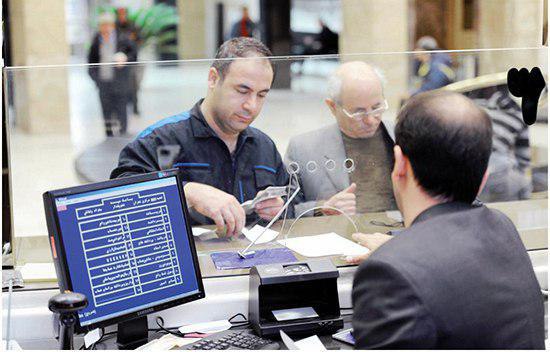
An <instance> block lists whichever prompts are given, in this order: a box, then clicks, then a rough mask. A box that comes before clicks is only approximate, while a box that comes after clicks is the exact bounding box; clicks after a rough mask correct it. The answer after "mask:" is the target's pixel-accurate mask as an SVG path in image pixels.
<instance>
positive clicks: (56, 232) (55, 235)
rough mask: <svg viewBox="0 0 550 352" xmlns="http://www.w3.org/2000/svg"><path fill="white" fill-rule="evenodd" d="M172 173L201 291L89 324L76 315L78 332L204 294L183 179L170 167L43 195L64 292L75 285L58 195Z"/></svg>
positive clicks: (180, 302)
mask: <svg viewBox="0 0 550 352" xmlns="http://www.w3.org/2000/svg"><path fill="white" fill-rule="evenodd" d="M169 177H176V183H177V186H178V192H179V196H180V200H181V207H182V209H183V216H184V220H185V225H186V232H187V237H188V241H189V244H190V249H191V256H192V260H193V265H194V266H195V268H196V270H195V274H196V279H197V284H198V290H199V292H197V293H194V294H191V295H189V296H185V297H182V298H177V299H174V300H171V301H168V302H164V303H161V304H158V305H154V306H152V307H148V308H144V309H140V310H138V311H135V312H132V313H127V314H123V315H120V316H117V317H113V318H109V319H105V320H102V321H98V322H95V323H92V324H89V325H81V324H80V318H78V317H77V319H76V324H75V332H77V333H83V332H87V331H91V330H93V329H96V328H101V327H106V326H109V325H113V324H117V323H121V322H124V321H128V320H132V319H135V318H139V317H143V316H146V315H148V314H151V313H154V312H158V311H161V310H164V309H168V308H172V307H175V306H178V305H181V304H184V303H188V302H191V301H195V300H198V299H201V298H204V297H205V292H204V285H203V282H202V275H201V271H200V265H199V259H198V254H197V250H196V247H195V241H194V239H193V235H192V230H191V225H190V217H189V212H188V209H187V201H186V198H185V193H184V191H183V181H182V179H181V175H180V173H179V170H178V169H171V170H163V171H156V172H151V173H148V174H141V175H134V176H128V177H124V178H119V179H113V180H108V181H104V182H98V183H93V184H87V185H82V186H76V187H69V188H64V189H58V190H54V191H49V192H45V193H44V195H43V198H44V205H45V208H46V209H45V210H46V218H47V223H48V232H49V234H48V237H50V238H51V239H50V241H52V242H53V243H51V250H52V256H53V257H54V262H55V264H56V272H57V275H58V282H59V289H60V291H61V292H64V291H66V290H69V291H73V285H72V280H71V276H70V272H69V267H68V265H67V261H66V250H65V245H64V243H63V238H62V237H63V235H62V233H61V228H60V224H59V218H58V215H57V211H56V209H57V208H56V205H55V199H56V198H58V197H62V196H70V195H76V194H80V193H86V192H90V191H98V190H103V189H107V188H113V187H118V186H124V185H129V184H135V183H140V182H147V181H154V180H159V179H164V178H169ZM52 227H53V228H52ZM54 251H56V252H54ZM56 257H57V259H56Z"/></svg>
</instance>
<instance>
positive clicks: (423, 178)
mask: <svg viewBox="0 0 550 352" xmlns="http://www.w3.org/2000/svg"><path fill="white" fill-rule="evenodd" d="M397 121H398V122H397V126H396V128H395V136H396V146H395V147H394V158H395V165H394V168H393V171H392V175H391V180H392V184H393V189H394V192H395V198H396V200H397V204H398V206H399V209H400V210H401V212H402V213H403V218H404V221H405V226H406V227H407V228H406V229H405V230H403V231H401V232H400V233H399V234H398V235H396V236H395V238H393V239H391V240H388V241H386V242H385V243H384V244H382V245H381V246H380V244H381V243H382V242H384V240H383V239H382V236H383V235H375V236H372V238H370V237H371V236H369V235H359V234H356V235H354V237H355V239H357V240H359V241H360V242H364V243H366V244H367V246H368V247H370V248H371V249H372V250H374V249H375V247H377V246H379V248H378V249H376V250H375V251H374V252H373V253H372V254H371V255H370V256H369V257H368V258H367V259H366V260H365V261H364V262H363V263H362V264H361V265H360V266H359V268H358V269H357V272H356V274H355V278H354V283H353V291H352V298H353V328H354V333H353V335H354V337H355V339H356V346H355V347H356V348H358V349H370V348H383V349H405V348H407V349H543V348H544V305H543V297H542V294H541V292H540V287H539V284H538V283H537V279H536V277H535V273H534V271H533V267H532V265H531V261H530V260H529V256H528V255H527V252H526V250H525V247H524V246H523V243H522V242H521V239H520V237H519V234H518V232H517V231H516V228H515V227H514V224H513V223H512V222H511V221H510V219H508V218H507V217H506V216H505V215H504V214H502V213H500V212H498V211H496V210H491V209H489V208H487V207H485V206H477V207H476V206H473V205H472V202H473V200H474V199H475V197H476V195H477V194H478V193H479V192H480V190H481V189H482V188H483V184H484V182H485V181H486V180H487V165H488V162H489V156H490V154H491V136H492V129H491V120H490V118H489V117H488V116H487V114H486V113H485V112H484V111H483V110H481V109H480V108H478V107H477V106H476V105H475V104H474V103H473V102H472V101H471V100H469V99H468V98H466V97H464V96H462V95H460V94H456V93H451V92H443V91H441V92H430V93H422V94H419V95H418V96H415V97H413V98H412V99H411V100H410V101H409V102H408V103H407V105H405V107H404V108H403V110H402V111H401V112H400V113H399V116H398V118H397ZM388 238H389V237H386V240H387V239H388ZM370 240H373V242H370ZM369 243H370V244H371V245H369ZM372 244H374V245H372Z"/></svg>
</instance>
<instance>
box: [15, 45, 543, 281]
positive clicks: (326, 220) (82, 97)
mask: <svg viewBox="0 0 550 352" xmlns="http://www.w3.org/2000/svg"><path fill="white" fill-rule="evenodd" d="M422 55H428V56H429V58H430V60H431V61H430V62H431V67H426V66H425V65H426V64H425V61H422V60H425V57H423V56H422ZM352 61H357V62H358V63H356V64H355V65H356V67H352V69H351V71H349V72H347V73H345V74H342V75H341V76H338V75H335V74H334V72H335V70H337V69H338V68H340V67H341V65H342V64H343V63H349V62H352ZM546 62H547V49H546V48H541V49H507V50H500V49H498V50H487V51H484V50H480V51H463V52H461V51H452V52H445V51H443V52H437V53H433V52H432V53H423V54H420V55H419V54H418V53H415V52H408V53H397V54H396V53H391V54H390V53H378V54H353V55H351V54H350V55H338V56H337V55H334V56H325V57H285V58H275V59H273V60H272V64H273V66H274V69H275V72H276V74H275V81H274V83H273V86H271V77H272V76H271V75H270V73H269V70H268V71H267V72H268V73H267V74H266V71H265V69H264V68H265V65H269V63H267V62H266V61H265V60H263V59H261V60H260V59H239V60H236V61H234V62H233V63H231V64H230V66H229V67H228V69H226V70H225V71H223V69H222V68H221V67H223V63H222V62H218V63H216V65H214V66H215V67H218V68H219V70H221V71H222V72H224V76H223V79H221V77H218V76H216V75H215V74H214V73H213V72H212V71H213V70H212V68H211V67H212V65H213V63H214V62H213V61H211V60H191V61H183V60H182V61H175V62H169V63H162V62H140V63H137V64H123V65H95V66H90V65H66V66H52V67H18V68H7V69H5V81H4V84H5V87H6V90H5V94H6V98H7V102H8V103H7V105H6V107H5V108H6V109H7V110H6V111H7V113H8V142H9V143H8V146H9V157H10V177H11V199H12V202H13V203H12V205H13V206H12V209H13V230H14V231H13V233H14V238H13V243H14V247H13V250H14V258H15V262H16V265H23V264H25V263H33V262H38V263H46V262H51V260H52V259H51V254H50V248H49V245H48V239H47V229H46V223H45V216H44V210H43V203H42V199H41V195H42V193H43V192H45V191H47V190H52V189H57V188H63V187H70V186H76V185H79V184H86V183H90V182H98V181H103V180H106V179H108V178H109V177H110V176H111V173H112V172H113V170H115V168H116V167H117V165H118V164H119V159H121V160H120V161H122V164H123V166H125V167H123V168H119V169H117V170H118V171H116V172H115V175H125V174H130V173H132V172H136V171H137V172H144V171H147V170H149V171H152V170H153V169H155V168H156V169H158V168H163V167H170V166H172V167H177V168H179V169H180V170H181V173H182V175H183V177H184V179H186V180H187V181H193V182H198V181H202V182H203V183H207V184H210V185H212V186H214V187H216V188H218V189H223V190H225V191H226V193H228V194H231V196H233V197H235V198H236V199H237V201H238V202H239V203H244V202H246V201H248V200H251V199H253V198H254V197H255V196H256V193H257V191H258V190H261V189H264V188H266V187H268V186H288V185H289V184H292V185H296V184H297V183H299V184H300V186H301V189H302V194H300V197H299V198H297V199H296V200H297V201H296V202H295V203H296V205H295V207H294V209H293V211H291V212H289V213H288V214H287V215H288V216H287V217H288V218H287V220H286V221H283V220H279V221H277V222H276V223H275V224H274V225H273V229H274V230H276V231H281V233H280V234H279V237H278V238H277V239H275V240H274V241H271V242H268V243H264V244H257V245H256V246H254V247H253V249H256V250H258V249H262V248H278V247H282V245H281V244H280V243H279V242H277V240H280V239H284V238H287V237H288V238H290V237H296V236H303V235H318V234H325V233H329V232H335V233H337V234H338V235H341V236H344V237H347V238H350V236H351V234H352V233H353V232H356V231H360V232H366V233H372V232H387V231H389V230H392V229H399V228H400V227H401V226H402V223H401V222H400V219H399V215H398V213H397V212H396V210H397V204H396V202H395V199H394V196H393V191H392V187H391V181H390V179H389V174H390V173H391V170H392V168H393V154H392V143H393V140H392V136H393V127H392V126H393V124H394V123H395V118H396V116H397V114H398V112H399V110H400V108H401V106H402V105H403V104H404V103H406V101H407V99H408V98H409V97H410V96H411V94H416V93H417V92H419V91H422V90H428V89H437V88H442V89H448V90H453V91H456V92H460V93H463V94H465V95H467V96H469V97H470V98H472V99H474V100H475V102H476V104H478V105H479V106H481V107H483V108H484V109H486V110H487V112H488V113H489V115H490V117H491V119H492V121H493V126H494V134H495V135H494V137H493V154H492V157H491V161H490V175H489V181H488V183H487V186H486V188H485V190H484V191H483V192H482V193H481V195H480V199H481V200H482V201H484V202H487V203H488V204H489V206H490V207H494V208H496V209H499V210H501V211H503V212H504V213H505V214H507V215H508V216H509V217H510V218H511V219H512V221H513V222H514V223H515V225H516V226H517V228H518V230H519V232H520V234H521V236H522V239H523V241H524V243H525V245H526V247H527V248H528V249H541V248H547V247H548V244H547V236H546V234H547V229H548V223H547V209H548V205H547V199H548V197H547V192H548V191H547V189H548V184H547V177H548V173H547V169H548V160H547V154H548V117H547V105H546V104H547V91H546V90H544V91H543V93H542V96H541V99H540V103H539V108H538V117H537V121H536V123H535V124H533V125H531V126H527V125H525V124H524V123H523V122H522V115H521V100H520V99H518V98H516V97H513V96H511V95H510V94H509V92H508V89H507V87H506V75H507V70H508V69H509V68H511V67H517V68H521V67H527V68H532V67H534V66H538V67H540V68H541V70H542V72H543V73H544V75H545V77H547V67H546ZM365 63H366V64H369V65H371V66H370V67H371V68H376V69H372V71H369V70H370V69H366V68H365V67H366V66H365V65H364V64H365ZM348 66H349V65H348ZM351 66H353V65H351ZM367 67H368V66H367ZM430 70H434V72H431V73H430ZM430 74H431V75H432V76H434V77H432V76H430ZM369 75H370V76H369ZM113 77H118V78H117V80H114V81H113V80H112V78H113ZM367 77H370V78H369V79H370V81H369V80H367V79H366V78H367ZM430 79H431V80H432V81H430ZM122 81H124V82H127V83H125V84H123V85H121V84H120V82H122ZM117 82H118V83H117ZM266 82H267V83H266ZM132 94H134V95H135V96H136V97H137V108H138V109H137V111H136V110H134V107H133V106H132V99H129V97H130V96H131V95H132ZM205 96H209V99H210V98H211V99H210V100H209V104H208V106H206V104H203V103H201V99H203V98H204V97H205ZM205 111H206V113H205ZM346 112H347V114H346ZM205 115H207V117H208V118H207V117H205ZM347 115H353V116H358V117H357V118H350V117H349V116H347ZM220 116H221V117H223V116H225V117H227V116H229V117H230V118H229V119H226V122H225V123H226V124H225V125H223V121H222V122H219V121H218V122H216V123H217V125H216V126H217V130H216V131H232V130H235V129H239V128H242V127H243V126H244V127H246V125H248V124H250V125H251V126H252V127H254V128H255V129H254V130H247V131H248V132H247V135H246V138H244V137H243V138H240V139H238V140H235V141H233V144H231V143H224V142H222V140H220V139H217V138H216V137H215V133H217V132H216V131H215V130H214V129H212V126H211V125H212V121H216V118H218V119H219V118H220ZM187 119H195V120H196V121H195V120H193V121H191V122H190V124H191V126H192V127H189V125H185V124H181V122H182V121H185V120H187ZM252 120H253V122H250V121H252ZM170 124H172V125H173V126H176V125H177V126H179V127H177V128H176V129H172V130H171V129H169V128H167V127H166V126H169V125H170ZM193 124H196V125H193ZM220 124H221V126H222V128H220ZM183 125H185V126H187V127H185V126H183ZM182 126H183V127H182ZM159 129H160V130H159ZM159 131H162V132H159ZM166 131H172V132H166ZM259 131H261V132H259ZM170 133H173V134H172V135H171V134H170ZM190 136H194V137H196V138H195V139H192V140H190V138H191V137H190ZM199 137H201V138H202V139H201V138H199ZM147 138H148V139H147ZM254 138H255V139H256V141H258V143H256V144H254V143H251V142H252V141H253V139H254ZM143 139H147V141H148V142H147V143H149V144H140V142H139V141H140V140H143ZM199 139H200V140H199ZM270 140H272V141H273V143H272V144H270V142H269V141H270ZM182 141H185V143H184V142H182ZM191 142H192V143H191ZM128 144H131V146H132V148H133V149H132V148H130V149H128V148H126V146H127V145H128ZM124 148H126V149H124ZM239 148H242V149H239ZM365 148H368V149H365ZM121 151H122V154H121ZM232 151H233V153H234V155H236V156H234V157H233V158H232V157H231V152H232ZM247 159H248V160H247ZM232 162H233V163H232ZM291 164H292V166H290V165H291ZM129 165H130V166H129ZM289 170H290V171H291V173H293V172H295V171H296V173H295V176H297V177H294V176H293V177H289V174H288V172H289ZM435 171H436V170H434V172H435ZM352 184H355V187H354V186H352ZM285 192H288V189H286V190H285ZM340 192H347V193H354V194H355V195H356V204H355V206H353V207H351V206H349V205H346V204H345V202H338V201H337V200H335V199H334V196H335V195H336V194H337V193H340ZM286 196H288V194H286ZM283 198H286V197H283ZM298 200H299V202H298ZM335 208H336V209H335ZM197 209H198V208H195V209H192V213H195V214H194V215H193V218H194V221H195V222H194V224H196V226H200V227H203V228H206V229H215V226H214V225H213V224H212V222H211V221H207V222H206V223H203V224H201V222H204V217H203V218H202V220H201V216H200V211H198V210H197ZM312 209H313V210H312ZM342 212H344V213H348V214H349V215H350V216H346V215H342V214H341V213H342ZM197 213H199V214H197ZM257 213H258V212H257V211H252V212H251V214H249V215H248V217H247V222H246V225H245V226H246V227H247V228H248V229H250V228H252V227H253V226H255V225H256V224H263V225H266V224H267V223H268V221H267V220H262V219H260V218H259V217H258V215H257ZM298 215H302V217H301V218H300V219H298V220H296V221H295V218H296V217H297V216H298ZM290 229H291V231H290V232H289V230H290ZM195 240H196V245H197V250H198V252H199V258H200V264H201V271H202V274H203V276H204V277H214V276H227V275H240V274H246V273H247V272H248V270H246V269H234V270H218V269H216V267H215V265H214V262H213V260H212V254H213V253H217V252H220V251H229V250H233V251H236V250H241V249H243V248H244V247H246V246H247V245H248V244H249V243H250V242H249V241H248V240H247V239H246V238H245V237H244V236H242V235H241V236H239V237H238V238H236V239H232V240H229V239H226V238H218V236H216V235H214V234H212V233H210V234H208V233H207V234H205V235H203V236H198V237H196V238H195ZM295 256H296V258H297V259H299V260H300V259H306V257H304V256H302V255H300V254H296V253H295ZM332 258H333V261H334V263H335V264H336V265H338V266H345V265H347V264H346V263H345V261H344V260H343V259H342V258H341V256H339V255H336V256H333V257H332Z"/></svg>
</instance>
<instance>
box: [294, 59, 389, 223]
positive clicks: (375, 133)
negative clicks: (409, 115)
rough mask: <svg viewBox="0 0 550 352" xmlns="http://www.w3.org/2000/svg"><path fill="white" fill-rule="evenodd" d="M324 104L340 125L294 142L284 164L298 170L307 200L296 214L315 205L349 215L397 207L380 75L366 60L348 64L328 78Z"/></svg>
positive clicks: (310, 133)
mask: <svg viewBox="0 0 550 352" xmlns="http://www.w3.org/2000/svg"><path fill="white" fill-rule="evenodd" d="M325 103H326V105H327V106H328V108H329V109H330V112H331V113H332V115H333V116H334V118H335V119H336V123H334V124H332V125H329V126H326V127H324V128H321V129H319V130H315V131H311V132H308V133H305V134H302V135H299V136H296V137H294V138H292V139H291V140H290V143H289V145H288V148H287V152H286V156H285V161H286V164H287V165H289V164H291V163H292V162H295V163H297V165H298V166H299V173H298V176H299V180H300V184H301V187H302V190H303V192H304V197H305V202H303V203H301V204H297V205H296V207H295V209H296V213H297V215H298V214H301V213H302V212H304V211H306V210H308V209H311V208H313V207H315V206H325V207H327V206H330V207H332V208H338V209H340V210H342V211H344V212H346V213H347V214H350V215H352V214H355V213H356V212H357V213H364V212H373V211H385V210H388V209H395V208H396V204H395V199H394V197H393V191H392V187H391V181H390V173H391V168H392V166H393V152H392V150H393V149H392V148H393V125H392V124H391V123H388V122H386V121H382V114H383V113H384V112H385V111H386V110H387V109H388V105H387V102H386V100H385V99H384V91H383V85H382V75H381V74H380V72H379V71H378V70H376V69H374V68H373V67H371V66H370V65H368V64H366V63H364V62H359V61H355V62H348V63H345V64H343V65H342V66H340V67H339V68H338V69H337V70H336V71H335V73H334V74H333V75H332V76H331V77H330V79H329V97H328V98H327V99H326V100H325ZM321 212H322V213H323V214H325V215H332V214H336V213H338V212H337V211H334V210H333V209H330V208H324V209H322V210H321ZM308 215H312V213H309V214H308Z"/></svg>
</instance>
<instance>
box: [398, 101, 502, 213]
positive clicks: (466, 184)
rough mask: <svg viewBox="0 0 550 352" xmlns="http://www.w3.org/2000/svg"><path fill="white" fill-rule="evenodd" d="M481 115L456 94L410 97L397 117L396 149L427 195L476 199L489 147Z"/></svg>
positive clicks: (489, 129)
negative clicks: (404, 157)
mask: <svg viewBox="0 0 550 352" xmlns="http://www.w3.org/2000/svg"><path fill="white" fill-rule="evenodd" d="M492 133H493V132H492V126H491V120H490V118H489V116H487V114H486V113H485V112H484V111H483V110H481V109H480V108H479V107H477V106H476V105H475V104H474V103H473V102H472V101H471V100H470V99H468V98H466V97H465V96H463V95H461V94H457V93H452V92H446V91H436V92H428V93H423V94H419V95H417V96H415V97H413V98H411V99H410V100H409V101H408V102H407V104H406V105H405V106H404V107H403V109H402V110H401V112H400V113H399V116H398V117H397V125H396V129H395V137H396V144H397V145H398V146H399V147H400V148H401V150H402V151H403V154H404V155H405V156H407V157H408V158H409V160H410V163H411V167H412V170H413V173H414V176H415V178H416V180H417V182H418V184H419V186H420V187H421V188H422V189H423V190H424V191H425V192H426V193H428V194H429V195H430V196H432V197H434V198H438V199H442V200H446V201H460V202H466V203H471V202H472V201H474V199H475V197H476V196H477V194H478V191H479V187H480V185H481V182H482V180H483V175H484V174H485V171H486V169H487V164H488V161H489V156H490V154H491V147H492Z"/></svg>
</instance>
